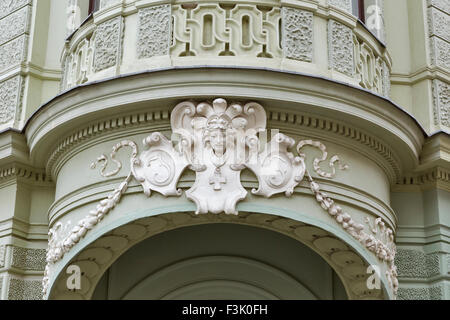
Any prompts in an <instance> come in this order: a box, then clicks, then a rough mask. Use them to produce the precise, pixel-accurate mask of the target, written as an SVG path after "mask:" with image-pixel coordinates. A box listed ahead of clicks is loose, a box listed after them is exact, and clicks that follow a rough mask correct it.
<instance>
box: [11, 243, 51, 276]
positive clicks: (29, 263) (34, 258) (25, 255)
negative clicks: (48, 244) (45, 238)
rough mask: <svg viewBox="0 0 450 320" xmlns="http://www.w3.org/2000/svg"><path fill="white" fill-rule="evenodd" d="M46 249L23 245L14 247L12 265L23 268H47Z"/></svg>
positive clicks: (40, 269)
mask: <svg viewBox="0 0 450 320" xmlns="http://www.w3.org/2000/svg"><path fill="white" fill-rule="evenodd" d="M45 254H46V250H45V249H29V248H22V247H12V262H11V266H12V267H15V268H19V269H22V270H39V271H43V270H44V269H45Z"/></svg>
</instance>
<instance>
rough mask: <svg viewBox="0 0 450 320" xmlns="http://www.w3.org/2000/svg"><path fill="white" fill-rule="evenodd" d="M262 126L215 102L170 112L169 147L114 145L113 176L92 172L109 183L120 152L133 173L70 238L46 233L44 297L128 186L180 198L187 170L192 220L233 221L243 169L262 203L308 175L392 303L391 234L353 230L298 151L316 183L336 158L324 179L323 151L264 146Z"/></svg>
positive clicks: (156, 142) (381, 229) (285, 144)
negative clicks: (54, 268) (380, 275)
mask: <svg viewBox="0 0 450 320" xmlns="http://www.w3.org/2000/svg"><path fill="white" fill-rule="evenodd" d="M266 119H267V118H266V112H265V110H264V108H263V107H262V106H261V105H259V104H257V103H255V102H250V103H247V104H245V105H244V106H242V105H241V104H231V105H230V106H228V104H227V102H226V101H225V100H224V99H221V98H218V99H215V100H214V101H213V103H212V104H209V103H206V102H202V103H199V104H195V103H193V102H189V101H186V102H182V103H180V104H178V105H177V106H176V107H175V108H174V110H173V111H172V114H171V126H172V132H173V135H172V139H171V140H168V139H167V138H166V137H165V136H164V135H162V134H161V133H159V132H155V133H152V134H151V135H150V136H148V137H147V138H145V139H144V141H143V144H144V147H145V148H146V150H145V151H143V152H142V153H140V154H139V152H138V146H137V144H136V143H135V142H133V141H129V140H125V141H122V142H120V143H118V144H117V145H115V146H114V147H113V150H112V153H111V156H110V158H111V160H112V162H114V163H115V165H116V168H115V169H114V170H113V171H110V172H106V167H107V165H108V157H107V156H106V155H101V156H100V157H99V158H98V159H97V160H96V161H95V162H94V163H93V164H92V165H91V168H93V169H94V168H96V166H97V165H101V170H100V174H101V175H102V176H103V177H111V176H114V175H116V174H117V173H118V172H119V171H120V170H121V168H122V163H121V162H120V161H118V160H116V158H115V156H116V154H117V152H118V151H119V150H120V149H122V148H124V147H129V148H131V150H132V153H131V157H130V168H131V170H130V173H129V174H128V175H127V177H126V179H125V180H124V181H123V182H122V183H121V184H120V185H119V187H118V188H116V189H115V190H114V191H112V192H111V193H110V194H109V195H108V197H107V198H106V199H104V200H102V201H100V203H99V204H98V205H97V207H96V208H95V209H94V210H91V211H90V212H89V214H88V215H87V216H86V217H84V218H83V219H82V220H80V221H79V222H78V223H77V224H76V225H75V226H74V227H73V228H72V229H71V230H70V231H64V230H65V229H67V228H62V225H61V223H59V224H56V225H55V226H54V227H53V228H52V229H50V231H49V248H48V251H47V266H46V268H45V273H44V279H43V292H44V295H46V293H47V289H48V282H49V270H50V266H51V265H52V264H54V263H56V262H58V261H59V260H61V259H62V258H63V256H64V254H65V253H67V252H68V251H69V250H70V249H71V248H72V247H73V246H74V245H75V244H77V243H78V242H79V241H80V240H81V239H82V238H83V237H84V236H85V235H86V234H87V233H88V232H89V231H90V230H91V229H93V228H94V227H95V226H96V225H97V224H98V223H99V222H100V221H102V219H103V218H104V217H105V215H107V214H108V213H109V212H110V211H111V210H112V209H113V208H114V207H115V206H116V205H117V204H118V203H119V202H120V199H121V197H122V195H123V194H124V193H125V192H126V190H127V187H128V185H129V183H130V182H131V180H132V179H133V178H134V179H135V180H136V181H138V182H139V183H140V184H141V185H142V187H143V190H144V193H145V194H146V195H147V196H150V195H151V192H152V191H156V192H159V193H161V194H162V195H164V196H180V195H182V193H183V191H182V190H181V189H177V183H178V180H179V178H180V176H181V174H182V173H183V171H184V170H186V169H189V170H192V171H194V172H195V173H196V179H195V182H194V184H193V185H192V187H191V188H189V189H188V190H187V191H186V192H185V193H186V196H187V198H188V199H190V200H192V201H193V202H194V203H195V204H196V206H197V211H196V213H197V214H201V213H208V212H210V213H216V214H218V213H222V212H224V213H225V214H238V212H237V211H236V204H237V202H238V201H240V200H243V199H245V197H246V196H247V191H246V190H245V189H244V188H243V186H242V184H241V181H240V173H241V171H242V170H243V169H245V168H248V169H250V170H251V171H252V172H253V173H254V174H255V175H256V177H257V179H258V183H259V187H258V189H253V190H252V193H253V194H254V195H259V196H264V197H267V198H268V197H271V196H272V195H274V194H277V193H284V194H285V195H286V196H288V197H289V196H291V195H292V194H293V192H294V188H295V187H296V186H297V185H298V184H299V183H300V182H301V181H302V180H303V179H304V177H305V175H306V177H307V181H308V182H309V185H310V188H311V191H312V192H313V194H314V195H315V198H316V200H317V202H318V203H319V204H320V205H321V207H322V208H323V209H324V210H326V211H327V212H328V214H329V215H330V216H332V217H333V218H334V219H335V220H336V222H337V223H338V224H340V225H341V227H342V228H343V229H344V230H346V231H347V232H348V233H349V234H350V235H351V236H353V237H354V238H355V239H357V240H358V241H359V242H360V243H361V244H363V245H364V246H365V247H366V248H367V249H368V250H369V251H371V252H373V253H374V254H375V255H376V256H377V257H378V259H379V260H380V261H382V262H385V263H387V265H388V270H387V271H386V276H387V279H388V281H389V283H390V285H391V287H392V289H393V292H394V295H396V293H397V288H398V281H397V271H396V267H395V265H394V257H395V252H396V249H395V244H394V235H393V232H392V230H391V229H390V228H388V227H386V225H385V223H384V222H383V221H382V220H381V218H377V219H375V221H374V223H373V224H371V223H370V220H369V218H366V223H367V224H368V226H369V229H370V231H371V233H372V234H368V233H367V232H365V231H364V225H362V224H360V223H356V222H355V221H354V220H353V219H352V217H351V216H350V215H349V214H348V213H346V212H344V211H343V209H342V208H341V207H340V206H339V205H337V204H336V203H335V202H334V200H333V199H331V198H330V197H328V195H327V194H326V193H324V192H323V191H321V190H320V186H319V184H318V183H317V182H315V181H314V179H313V178H312V176H311V175H310V173H309V172H308V170H307V169H306V166H305V160H306V155H305V154H304V153H302V152H301V149H302V148H303V147H305V146H311V147H317V148H318V149H320V150H321V151H322V157H321V158H315V159H314V161H313V170H314V172H316V173H317V174H318V175H319V176H321V177H324V178H333V177H334V176H335V173H336V168H335V166H336V165H338V168H339V169H341V170H345V169H347V168H348V167H347V166H346V165H342V164H341V163H340V159H339V157H338V156H336V155H335V156H332V157H331V158H330V161H329V166H330V168H331V169H332V172H331V173H327V172H324V171H322V169H321V168H320V163H321V162H323V161H325V160H326V158H327V155H328V154H327V151H326V147H325V146H324V145H323V144H322V143H321V142H318V141H312V140H304V141H300V142H299V143H298V144H297V152H298V156H295V155H294V154H293V153H291V152H289V151H288V150H289V149H290V148H292V147H293V146H294V145H295V141H294V139H292V138H290V137H288V136H286V135H284V134H282V133H279V132H276V133H275V134H273V135H272V139H271V141H270V142H268V143H266V144H263V143H262V141H260V139H259V134H260V133H262V132H265V130H266ZM62 234H64V236H63V235H62ZM375 236H378V237H375Z"/></svg>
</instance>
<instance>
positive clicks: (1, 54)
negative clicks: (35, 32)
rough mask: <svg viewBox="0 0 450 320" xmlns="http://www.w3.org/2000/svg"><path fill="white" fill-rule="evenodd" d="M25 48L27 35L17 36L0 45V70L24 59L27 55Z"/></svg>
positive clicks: (26, 46)
mask: <svg viewBox="0 0 450 320" xmlns="http://www.w3.org/2000/svg"><path fill="white" fill-rule="evenodd" d="M27 48H28V36H27V35H22V36H20V37H19V38H16V39H14V40H12V41H10V42H7V43H5V44H3V45H0V72H1V71H3V70H6V69H7V68H10V67H13V66H15V65H18V64H20V63H21V62H22V61H24V60H25V59H26V55H27Z"/></svg>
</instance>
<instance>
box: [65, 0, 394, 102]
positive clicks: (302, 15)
mask: <svg viewBox="0 0 450 320" xmlns="http://www.w3.org/2000/svg"><path fill="white" fill-rule="evenodd" d="M322 2H323V1H313V0H308V1H306V0H305V1H300V0H291V1H284V0H281V1H277V0H264V1H253V0H246V1H233V0H223V1H210V0H208V1H196V2H195V3H193V2H192V1H183V0H181V1H172V2H170V1H148V0H140V1H121V0H115V1H104V2H102V7H101V9H100V10H99V11H97V12H95V14H94V15H93V16H91V17H89V18H88V19H87V20H86V21H85V22H84V23H83V24H82V25H81V27H80V28H78V29H77V30H75V31H74V32H73V33H72V35H71V36H70V37H69V38H68V39H67V42H66V46H65V48H64V50H63V53H62V68H63V78H62V81H61V91H65V90H68V89H70V88H73V87H76V86H78V85H81V84H84V83H89V82H93V81H99V80H103V79H108V78H114V77H117V76H120V75H126V74H133V73H140V72H143V71H148V70H158V69H172V68H179V67H191V66H196V67H198V66H214V67H218V66H223V67H230V68H256V69H258V68H264V69H273V70H281V71H284V72H294V73H301V74H306V75H312V76H315V77H321V78H327V79H333V80H336V81H339V82H344V83H347V84H350V85H353V86H356V87H358V86H359V87H361V88H364V89H367V90H369V91H371V92H373V93H376V94H378V95H381V96H384V97H388V96H389V89H390V80H389V74H390V70H391V58H390V56H389V53H388V51H387V50H386V48H385V46H384V45H383V44H382V43H381V42H380V41H379V40H378V39H377V38H376V37H374V36H373V35H372V34H371V33H370V32H369V31H368V30H367V29H366V28H365V26H364V25H363V24H361V23H360V22H358V21H357V18H356V17H354V16H353V15H351V13H350V12H348V11H347V10H346V9H345V8H339V7H336V6H334V5H332V4H330V5H328V4H323V3H322ZM332 3H337V2H336V1H334V2H332Z"/></svg>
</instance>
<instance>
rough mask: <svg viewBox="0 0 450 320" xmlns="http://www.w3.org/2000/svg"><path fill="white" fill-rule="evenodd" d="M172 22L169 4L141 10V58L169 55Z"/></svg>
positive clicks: (139, 32) (139, 35)
mask: <svg viewBox="0 0 450 320" xmlns="http://www.w3.org/2000/svg"><path fill="white" fill-rule="evenodd" d="M170 20H171V17H170V5H168V4H166V5H161V6H154V7H150V8H145V9H141V10H139V31H138V46H137V50H138V57H139V58H150V57H154V56H162V55H167V54H169V46H170Z"/></svg>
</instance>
